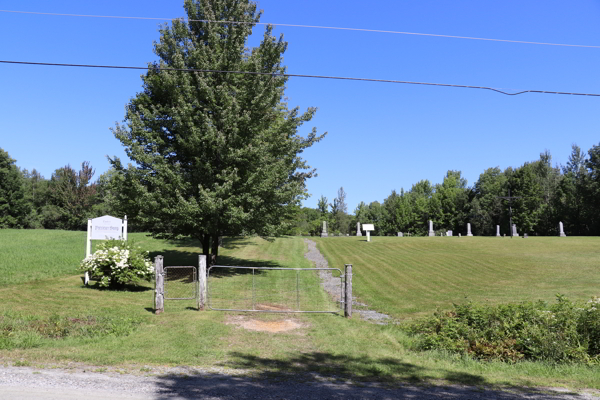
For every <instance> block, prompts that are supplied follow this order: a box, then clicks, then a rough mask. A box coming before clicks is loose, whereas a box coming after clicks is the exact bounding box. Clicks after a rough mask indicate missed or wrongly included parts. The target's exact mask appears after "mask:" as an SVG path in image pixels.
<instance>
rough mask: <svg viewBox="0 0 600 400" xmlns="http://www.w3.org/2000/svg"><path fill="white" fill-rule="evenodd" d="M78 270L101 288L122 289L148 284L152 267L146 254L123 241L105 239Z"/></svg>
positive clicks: (130, 243) (151, 274)
mask: <svg viewBox="0 0 600 400" xmlns="http://www.w3.org/2000/svg"><path fill="white" fill-rule="evenodd" d="M79 269H80V270H81V271H83V272H87V273H88V274H89V276H90V278H92V279H95V280H97V281H98V285H99V286H102V287H113V288H115V287H122V286H124V285H127V284H137V283H139V282H140V281H142V280H146V281H150V280H151V279H152V277H153V276H154V266H153V265H152V262H151V261H150V258H149V257H148V252H147V251H143V250H142V249H141V248H140V247H136V246H134V244H133V243H132V242H127V241H124V240H107V241H105V242H102V243H101V244H99V245H98V247H97V250H96V251H95V252H94V254H92V255H91V256H89V257H87V258H85V259H84V260H83V261H82V262H81V264H80V266H79Z"/></svg>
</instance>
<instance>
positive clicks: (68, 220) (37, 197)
mask: <svg viewBox="0 0 600 400" xmlns="http://www.w3.org/2000/svg"><path fill="white" fill-rule="evenodd" d="M94 172H95V171H94V169H93V168H92V166H91V165H90V163H89V162H83V163H82V164H81V168H80V169H78V170H76V169H74V168H72V167H71V166H70V165H67V166H64V167H61V168H58V169H56V170H55V171H54V172H53V173H52V176H51V177H50V178H49V179H46V178H44V177H43V176H42V175H41V174H40V173H39V172H38V171H36V170H35V169H33V170H32V171H28V170H26V169H23V170H21V169H19V167H17V166H16V162H15V160H13V159H12V158H11V157H10V156H9V154H8V153H7V152H6V151H4V150H3V149H1V148H0V228H29V229H42V228H45V229H65V230H85V229H87V220H88V218H95V217H99V216H101V215H105V214H114V213H115V212H116V211H117V210H115V207H114V206H115V202H114V196H113V195H112V192H113V189H112V186H113V185H114V183H115V181H116V180H115V179H113V177H112V176H111V174H112V171H109V172H107V173H105V174H103V175H101V176H100V177H99V178H98V179H97V180H96V181H92V178H93V176H94ZM116 216H120V214H116Z"/></svg>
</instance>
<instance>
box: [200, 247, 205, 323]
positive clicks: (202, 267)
mask: <svg viewBox="0 0 600 400" xmlns="http://www.w3.org/2000/svg"><path fill="white" fill-rule="evenodd" d="M205 304H206V256H205V255H204V254H201V255H199V256H198V310H199V311H201V310H204V306H205Z"/></svg>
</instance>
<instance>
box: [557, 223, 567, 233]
mask: <svg viewBox="0 0 600 400" xmlns="http://www.w3.org/2000/svg"><path fill="white" fill-rule="evenodd" d="M558 231H559V232H558V236H560V237H566V236H567V235H565V231H564V230H563V223H562V221H560V222H559V223H558Z"/></svg>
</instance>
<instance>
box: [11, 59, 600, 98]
mask: <svg viewBox="0 0 600 400" xmlns="http://www.w3.org/2000/svg"><path fill="white" fill-rule="evenodd" d="M0 63H4V64H23V65H37V66H53V67H78V68H110V69H133V70H149V69H150V67H131V66H122V65H91V64H61V63H42V62H30V61H6V60H0ZM157 69H158V70H160V71H182V72H203V73H222V74H240V75H268V76H273V77H286V78H315V79H337V80H345V81H362V82H379V83H399V84H407V85H426V86H442V87H453V88H462V89H481V90H491V91H494V92H498V93H502V94H505V95H507V96H516V95H519V94H524V93H541V94H562V95H571V96H594V97H600V94H597V93H577V92H556V91H550V90H520V91H518V92H515V93H509V92H505V91H504V90H506V89H504V90H500V89H497V88H493V87H488V86H471V85H454V84H450V83H433V82H415V81H398V80H391V79H374V78H355V77H344V76H326V75H303V74H281V73H269V72H253V71H225V70H214V69H195V68H157Z"/></svg>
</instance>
